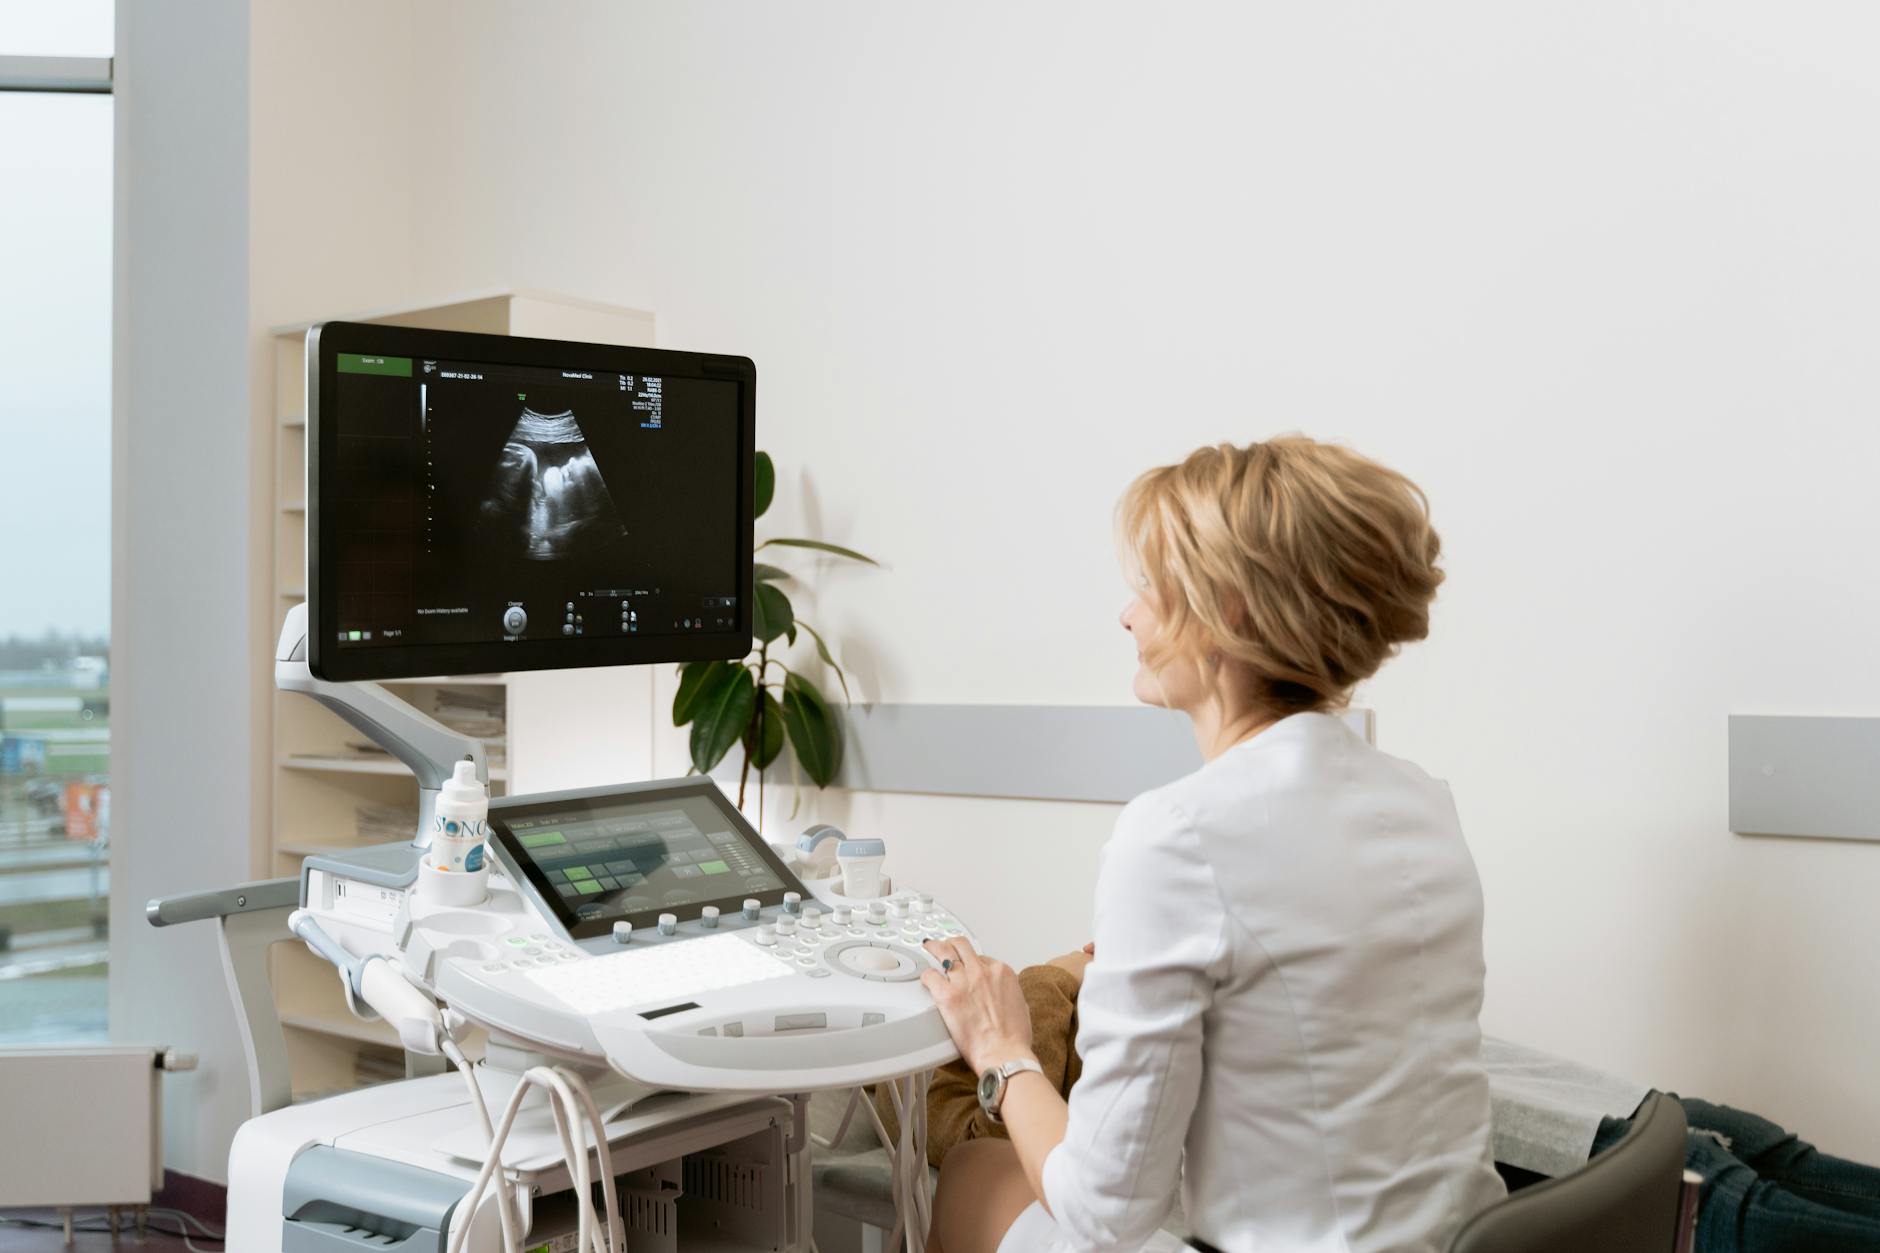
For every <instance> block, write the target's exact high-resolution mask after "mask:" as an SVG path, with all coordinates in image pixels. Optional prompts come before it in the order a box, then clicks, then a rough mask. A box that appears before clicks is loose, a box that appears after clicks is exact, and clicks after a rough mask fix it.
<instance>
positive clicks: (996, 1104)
mask: <svg viewBox="0 0 1880 1253" xmlns="http://www.w3.org/2000/svg"><path fill="white" fill-rule="evenodd" d="M987 1069H988V1070H989V1071H991V1072H996V1073H997V1074H998V1076H999V1087H998V1091H997V1093H996V1094H995V1095H994V1096H993V1099H992V1100H990V1101H981V1102H980V1104H981V1105H982V1106H983V1107H984V1109H985V1111H986V1117H988V1118H990V1119H991V1120H992V1121H993V1122H994V1123H996V1124H998V1125H1000V1126H1004V1125H1005V1119H1004V1118H1002V1117H1001V1116H1000V1114H999V1111H1000V1110H1001V1109H1002V1108H1003V1107H1004V1105H1005V1089H1006V1085H1007V1084H1009V1083H1010V1082H1011V1080H1012V1076H1013V1075H1021V1074H1024V1073H1025V1072H1026V1071H1030V1072H1031V1073H1033V1074H1035V1075H1042V1074H1043V1073H1044V1067H1043V1066H1042V1065H1040V1064H1039V1062H1038V1059H1037V1058H1035V1057H1015V1058H1013V1059H1012V1060H1011V1061H1009V1062H1005V1063H1003V1064H1001V1065H998V1066H991V1067H988V1068H987Z"/></svg>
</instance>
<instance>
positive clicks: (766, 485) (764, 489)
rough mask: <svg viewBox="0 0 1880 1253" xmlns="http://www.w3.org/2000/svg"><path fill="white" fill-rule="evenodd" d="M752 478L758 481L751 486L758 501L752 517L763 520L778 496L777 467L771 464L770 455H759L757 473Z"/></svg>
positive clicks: (765, 453)
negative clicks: (766, 511) (765, 512)
mask: <svg viewBox="0 0 1880 1253" xmlns="http://www.w3.org/2000/svg"><path fill="white" fill-rule="evenodd" d="M752 477H753V478H754V479H755V480H756V481H755V482H754V483H753V484H752V485H751V486H752V491H753V494H754V495H755V496H756V498H757V499H756V502H755V503H756V511H755V512H753V513H752V514H751V516H752V517H754V518H761V517H763V516H764V511H765V510H766V509H768V508H770V501H771V498H772V497H773V496H775V495H776V494H777V467H776V466H775V465H773V464H772V463H771V460H770V454H769V453H767V452H760V453H758V454H757V465H756V473H755V474H754V475H753V476H752Z"/></svg>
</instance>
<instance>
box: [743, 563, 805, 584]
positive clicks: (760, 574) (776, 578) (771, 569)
mask: <svg viewBox="0 0 1880 1253" xmlns="http://www.w3.org/2000/svg"><path fill="white" fill-rule="evenodd" d="M751 573H752V574H753V575H755V576H756V579H757V581H758V582H759V583H787V582H789V581H790V580H791V579H793V578H795V577H796V576H795V575H793V574H791V573H790V572H789V571H788V570H784V569H780V568H779V567H777V566H767V565H765V564H764V563H763V562H761V561H760V562H758V563H757V564H756V565H754V566H752V567H751Z"/></svg>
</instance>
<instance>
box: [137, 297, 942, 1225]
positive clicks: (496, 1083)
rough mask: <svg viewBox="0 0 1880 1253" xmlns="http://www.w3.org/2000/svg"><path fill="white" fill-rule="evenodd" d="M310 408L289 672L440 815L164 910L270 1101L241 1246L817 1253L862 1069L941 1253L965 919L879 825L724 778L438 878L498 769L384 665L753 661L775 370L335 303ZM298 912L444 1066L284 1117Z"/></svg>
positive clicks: (369, 1009)
mask: <svg viewBox="0 0 1880 1253" xmlns="http://www.w3.org/2000/svg"><path fill="white" fill-rule="evenodd" d="M307 399H308V407H307V415H308V468H307V479H308V482H307V487H308V493H307V508H308V570H307V575H308V582H307V588H308V600H307V603H306V604H304V605H299V606H296V607H295V608H294V609H293V610H292V611H291V612H290V613H289V614H288V616H287V620H286V623H285V625H284V628H283V630H282V633H281V637H280V644H279V647H278V649H277V653H276V665H275V679H276V683H277V685H278V686H279V687H280V688H282V689H283V690H287V691H293V692H297V693H302V694H304V695H305V696H307V697H308V698H310V699H313V700H317V701H319V702H321V703H322V704H324V705H325V706H326V707H328V708H329V709H331V710H332V711H334V712H335V713H336V714H338V715H339V716H340V717H341V718H343V719H345V720H346V722H347V723H349V724H350V725H352V726H353V727H355V728H357V729H358V730H359V731H361V732H362V733H364V734H366V735H368V736H370V737H371V738H372V739H373V740H374V741H375V742H376V743H377V744H378V745H380V746H381V747H383V748H384V749H385V750H386V751H387V752H389V753H391V754H393V755H394V756H396V757H397V758H398V759H399V760H401V761H402V762H404V763H405V765H407V766H408V767H409V768H410V769H411V770H412V772H413V773H414V774H415V775H416V776H417V779H418V784H419V795H420V816H419V823H418V828H417V830H416V832H415V833H414V838H413V839H412V840H411V841H410V842H397V843H393V844H388V845H380V846H373V847H365V848H359V849H349V850H344V851H336V852H334V853H331V854H329V855H324V856H314V857H309V858H307V859H306V861H305V862H304V864H303V867H302V870H301V873H300V876H299V877H298V879H287V880H277V881H273V882H264V883H255V884H246V885H242V886H240V887H236V888H230V889H224V890H221V891H215V892H204V893H197V894H193V895H190V896H184V897H175V898H169V899H165V900H159V901H153V902H151V903H150V906H149V911H148V912H149V917H150V921H151V922H152V923H153V924H154V925H158V926H165V925H170V924H173V923H180V922H186V921H194V920H216V921H218V922H219V923H220V924H221V931H222V951H223V956H224V964H225V969H226V973H227V975H228V977H229V980H230V983H231V987H232V989H233V991H234V995H235V997H236V1001H237V1007H238V1010H239V1011H240V1014H239V1017H240V1020H241V1025H242V1031H243V1042H244V1046H245V1048H246V1052H247V1058H248V1062H249V1067H250V1071H251V1074H250V1083H251V1089H252V1094H253V1099H254V1105H255V1112H256V1117H254V1118H253V1119H251V1120H250V1121H249V1122H247V1123H246V1124H244V1125H243V1127H242V1128H241V1130H240V1131H239V1133H238V1134H237V1136H236V1139H235V1142H234V1146H233V1149H232V1151H231V1154H230V1162H229V1213H228V1223H229V1231H228V1247H229V1248H230V1249H232V1250H242V1251H243V1253H253V1251H270V1250H279V1251H280V1253H345V1251H348V1250H368V1249H372V1250H387V1249H389V1250H401V1251H405V1253H416V1251H417V1250H424V1251H425V1253H457V1251H458V1250H463V1249H472V1250H477V1251H479V1253H493V1251H495V1250H502V1251H503V1253H517V1251H519V1250H529V1251H531V1253H536V1251H546V1253H565V1251H567V1250H576V1249H579V1250H581V1251H582V1253H587V1250H590V1249H593V1250H608V1251H610V1253H611V1251H612V1250H616V1249H622V1248H626V1247H631V1248H632V1249H634V1250H635V1253H653V1251H655V1250H672V1249H674V1248H677V1247H679V1246H681V1245H683V1246H684V1247H686V1248H688V1249H690V1248H693V1247H698V1248H711V1249H720V1248H722V1249H726V1250H732V1249H753V1250H799V1249H802V1250H807V1249H809V1248H810V1247H811V1245H812V1240H811V1237H810V1217H811V1204H810V1202H811V1198H810V1195H809V1188H810V1171H809V1163H808V1153H809V1148H810V1144H811V1139H812V1137H811V1135H810V1133H809V1129H808V1124H807V1113H806V1111H807V1101H808V1095H809V1094H810V1093H813V1092H818V1091H827V1090H852V1091H853V1092H854V1093H855V1094H856V1095H855V1096H852V1097H851V1099H850V1105H849V1117H853V1116H854V1115H855V1113H856V1111H857V1109H861V1110H863V1111H866V1118H867V1119H869V1120H871V1121H873V1122H874V1123H875V1126H876V1129H877V1131H878V1132H879V1133H880V1135H881V1138H882V1140H883V1143H884V1147H886V1148H887V1149H888V1151H889V1154H890V1160H891V1164H892V1167H893V1175H894V1191H895V1198H896V1204H897V1212H898V1213H899V1216H900V1221H899V1223H898V1224H897V1228H896V1230H895V1232H894V1233H893V1235H892V1236H891V1241H894V1242H899V1241H900V1240H902V1239H903V1238H904V1239H905V1242H906V1244H907V1247H908V1248H909V1249H910V1250H913V1251H914V1253H918V1250H919V1249H920V1247H921V1244H922V1238H923V1233H924V1232H925V1229H926V1226H927V1222H928V1217H929V1214H930V1208H931V1197H930V1195H929V1190H928V1179H929V1176H928V1173H927V1169H926V1162H925V1158H926V1152H925V1144H924V1134H925V1125H924V1113H923V1111H924V1106H925V1089H926V1082H927V1078H928V1076H929V1075H930V1073H931V1072H932V1070H933V1069H934V1068H935V1067H937V1066H940V1065H943V1064H945V1063H947V1062H949V1061H951V1060H953V1059H954V1058H955V1057H956V1056H957V1054H956V1052H955V1050H954V1048H953V1045H952V1043H951V1041H950V1040H949V1038H948V1035H947V1032H946V1029H945V1026H944V1025H943V1024H942V1022H941V1020H940V1017H939V1014H938V1012H937V1011H936V1010H935V1008H934V1005H933V1002H932V1000H931V998H930V997H929V995H928V993H927V991H926V989H925V988H924V987H923V986H922V984H921V982H920V975H921V973H922V971H924V970H925V969H927V968H928V967H929V966H931V965H932V964H933V962H932V959H931V958H930V957H929V956H928V955H927V953H926V951H925V950H924V948H923V947H922V945H923V942H924V941H925V940H927V939H930V938H935V937H945V936H962V935H967V934H968V932H967V931H966V929H965V927H964V924H963V923H962V922H961V921H960V920H959V918H958V916H957V915H956V914H954V913H953V912H952V911H951V910H949V909H948V908H946V907H945V906H943V905H942V904H941V903H939V902H937V901H935V900H934V899H933V897H932V896H931V895H928V894H926V893H922V892H918V891H914V890H908V889H906V888H905V887H902V888H900V889H899V890H896V885H895V884H893V882H892V880H891V879H889V878H888V877H887V876H885V875H883V874H882V873H881V864H880V863H881V858H882V855H883V853H884V852H885V849H884V847H883V844H882V842H881V841H879V840H873V839H861V840H855V839H850V838H849V837H847V836H846V835H844V834H843V833H842V832H840V831H837V830H835V829H834V828H831V827H826V826H825V827H819V828H813V829H811V830H810V831H808V832H805V833H803V835H802V836H800V837H799V838H798V839H796V840H794V841H791V842H787V843H778V844H774V845H773V844H772V843H769V842H767V841H766V840H765V839H764V838H762V837H761V836H760V835H759V834H758V833H757V832H756V831H755V830H754V829H753V828H752V827H751V826H750V824H749V823H748V822H746V821H745V819H744V817H743V815H742V814H741V813H740V812H739V811H738V809H737V808H736V807H735V806H734V805H732V804H731V803H729V801H728V800H727V799H726V797H725V796H724V794H723V793H722V792H721V791H720V790H719V788H718V786H717V784H715V783H714V782H713V781H712V780H710V779H709V778H703V777H698V776H693V777H688V778H680V779H667V780H654V781H650V782H649V781H623V782H620V783H617V784H612V785H609V786H603V787H591V788H584V789H580V790H575V791H562V792H554V793H545V794H536V795H526V794H525V795H509V796H503V797H499V798H496V799H494V800H492V801H491V802H490V804H489V817H488V836H487V845H486V848H487V853H488V861H487V863H485V864H484V865H482V866H480V867H477V868H476V872H475V873H454V874H453V873H452V872H450V871H447V870H443V869H440V868H439V867H438V866H437V865H434V864H433V862H432V860H431V858H430V855H429V850H430V848H431V844H432V837H433V833H434V831H438V830H440V829H441V827H442V825H443V823H444V821H445V819H444V817H443V814H442V812H441V811H440V810H439V800H438V798H439V794H440V789H441V788H443V787H444V785H445V783H446V781H447V780H449V779H450V778H451V776H452V774H453V771H454V770H455V769H456V768H457V765H458V763H459V762H462V761H464V760H466V759H467V760H468V761H469V762H470V763H471V768H473V769H474V772H475V774H476V776H477V777H478V778H480V779H483V780H485V781H487V777H488V772H487V767H486V764H485V760H484V755H483V748H482V745H481V744H480V743H479V742H478V741H476V740H473V739H469V738H466V737H464V736H462V735H460V734H458V733H456V732H453V731H451V730H450V729H448V728H446V727H444V726H443V725H441V724H439V723H438V722H436V721H434V720H432V719H431V718H429V717H428V716H426V715H425V714H423V713H420V712H419V711H418V710H416V709H415V708H413V707H412V706H410V705H409V704H407V703H406V702H404V701H403V700H402V699H400V698H399V697H398V696H396V695H394V694H393V693H392V692H391V691H390V690H388V689H387V688H385V687H383V686H380V685H379V683H377V682H376V680H380V679H393V678H410V677H417V676H440V675H462V674H484V673H495V672H516V671H524V670H535V669H561V668H575V667H588V666H618V665H629V664H648V663H655V662H683V661H694V660H700V659H713V658H724V659H737V658H742V657H744V656H745V655H746V654H747V653H748V652H749V651H750V647H751V598H750V590H751V587H752V519H753V475H754V462H755V451H754V450H755V442H754V414H755V371H754V368H753V366H752V364H751V362H750V361H749V360H747V359H744V358H740V357H722V356H712V355H708V354H698V353H687V352H674V351H664V350H653V349H644V348H625V347H617V346H607V345H594V344H577V343H563V342H554V341H547V340H531V339H514V338H507V337H501V336H489V335H472V334H464V333H456V332H442V331H430V330H415V329H409V328H398V327H388V326H379V325H364V324H352V323H327V324H324V325H322V326H318V327H315V328H314V329H313V330H312V331H310V332H309V334H308V337H307ZM622 716H623V717H625V716H628V715H627V712H626V711H622ZM290 934H291V936H292V937H293V938H294V942H298V943H304V944H306V945H307V946H308V947H309V948H311V949H312V950H313V951H314V952H316V953H318V954H319V955H320V956H321V957H323V958H325V959H326V960H328V961H330V962H331V963H332V964H333V966H334V968H335V970H336V972H337V977H338V978H339V980H340V982H341V984H342V987H343V990H344V994H345V997H346V1002H347V1004H348V1006H349V1007H351V1008H352V1009H353V1010H354V1012H356V1013H358V1014H359V1015H360V1016H361V1017H364V1018H374V1017H382V1018H383V1019H384V1020H385V1021H386V1022H387V1023H388V1024H389V1025H390V1026H391V1027H392V1028H393V1029H394V1030H395V1031H396V1032H397V1035H398V1038H399V1040H400V1042H401V1043H402V1044H403V1046H404V1048H405V1050H406V1053H407V1059H408V1073H409V1074H411V1075H412V1076H413V1077H409V1078H406V1079H404V1080H402V1081H398V1082H393V1083H387V1084H381V1085H378V1086H376V1087H371V1088H366V1089H361V1090H357V1091H354V1092H349V1093H343V1094H340V1095H337V1096H330V1097H326V1098H324V1099H320V1100H314V1101H310V1102H306V1103H303V1104H297V1105H296V1104H291V1103H290V1102H289V1098H288V1096H287V1091H286V1089H287V1083H286V1078H285V1058H284V1053H283V1046H282V1043H281V1039H280V1032H279V1029H278V1023H277V1022H274V1021H273V1020H272V1019H271V1017H270V1015H271V1014H272V1002H271V996H270V992H269V989H268V988H267V987H266V985H265V980H266V971H267V964H266V959H265V951H266V948H267V947H268V946H269V945H270V944H271V943H273V942H275V941H278V940H282V939H287V938H288V937H289V935H290ZM479 1028H480V1029H481V1030H482V1031H483V1032H484V1033H486V1036H487V1044H486V1046H485V1048H484V1050H483V1056H482V1058H481V1060H475V1061H473V1060H472V1059H471V1058H469V1057H467V1056H466V1055H465V1052H464V1049H463V1047H462V1045H463V1043H464V1042H465V1041H466V1039H467V1038H469V1037H470V1033H471V1032H472V1031H473V1030H476V1029H479ZM446 1059H448V1062H449V1063H450V1064H451V1065H452V1067H453V1068H454V1073H453V1072H452V1070H449V1069H446V1068H445V1065H446ZM874 1084H883V1085H886V1087H887V1090H888V1092H889V1095H890V1097H891V1099H892V1102H893V1103H894V1104H895V1106H896V1107H897V1108H899V1109H900V1110H902V1111H903V1113H904V1115H905V1116H904V1117H902V1118H901V1119H900V1122H901V1130H900V1134H899V1135H898V1136H896V1137H891V1136H890V1135H889V1133H888V1132H887V1130H886V1127H885V1125H884V1124H883V1123H882V1122H881V1121H880V1120H878V1119H876V1118H875V1115H874V1112H873V1109H872V1107H871V1106H870V1105H869V1103H868V1102H867V1100H866V1099H865V1098H861V1097H860V1089H861V1087H862V1086H863V1085H874ZM846 1124H847V1119H846V1118H845V1120H844V1125H845V1126H846ZM839 1135H840V1133H838V1136H839Z"/></svg>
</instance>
